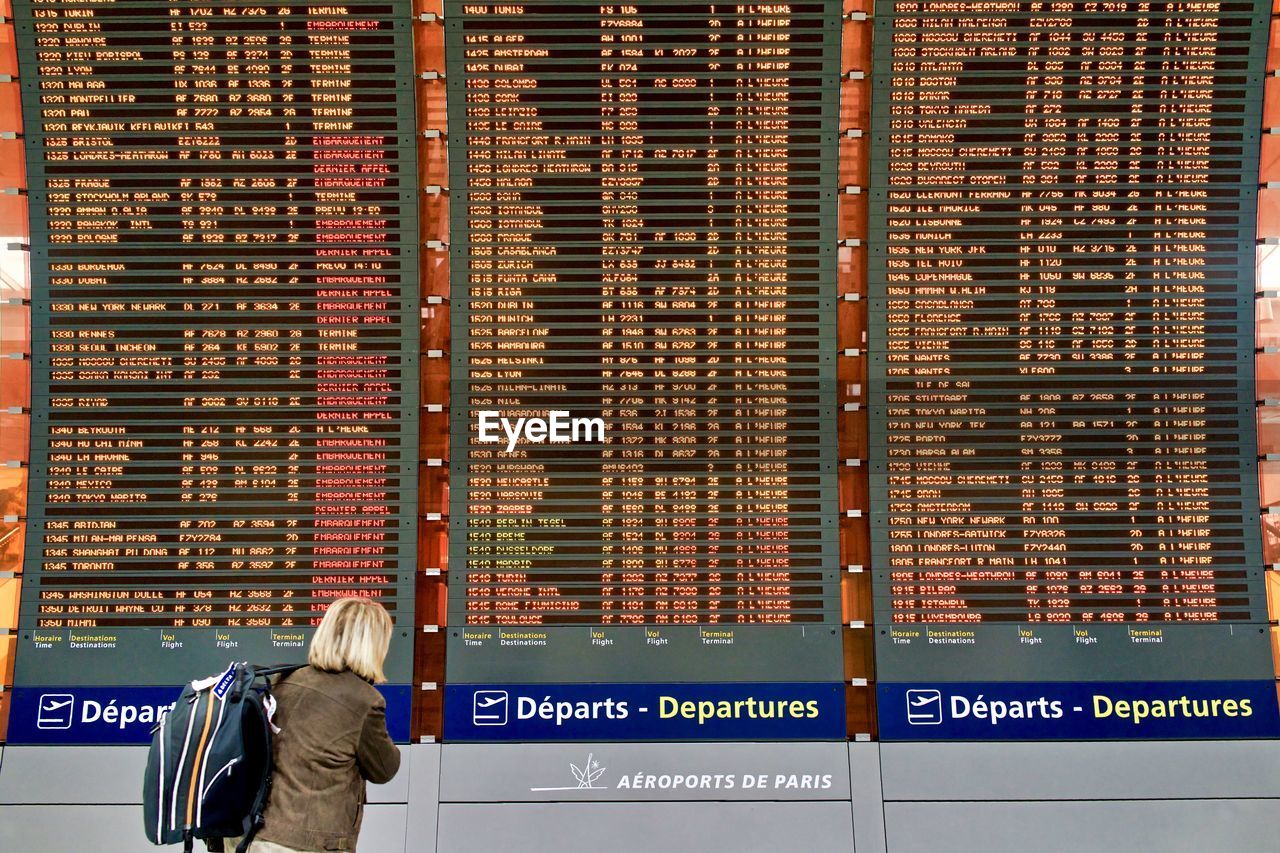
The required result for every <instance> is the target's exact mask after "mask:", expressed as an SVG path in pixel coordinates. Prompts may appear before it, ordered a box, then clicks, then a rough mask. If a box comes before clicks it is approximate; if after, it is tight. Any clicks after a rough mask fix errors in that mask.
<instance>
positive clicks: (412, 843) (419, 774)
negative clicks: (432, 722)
mask: <svg viewBox="0 0 1280 853" xmlns="http://www.w3.org/2000/svg"><path fill="white" fill-rule="evenodd" d="M406 758H407V759H408V767H409V773H408V777H409V813H408V817H407V818H406V826H405V847H404V849H405V850H406V851H415V852H420V853H431V851H433V850H435V849H436V819H437V817H438V816H439V813H440V811H439V801H440V744H438V743H429V744H414V745H413V746H410V747H409V750H408V755H407V756H406ZM400 772H401V773H403V772H404V770H403V769H402V770H401V771H400Z"/></svg>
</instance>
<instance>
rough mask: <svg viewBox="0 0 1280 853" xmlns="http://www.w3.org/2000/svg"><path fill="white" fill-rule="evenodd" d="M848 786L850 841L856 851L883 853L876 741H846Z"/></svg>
mask: <svg viewBox="0 0 1280 853" xmlns="http://www.w3.org/2000/svg"><path fill="white" fill-rule="evenodd" d="M849 790H850V793H851V794H852V798H853V841H854V846H855V847H856V848H857V851H858V853H886V848H885V837H884V797H883V795H882V793H881V784H880V744H878V743H851V744H849Z"/></svg>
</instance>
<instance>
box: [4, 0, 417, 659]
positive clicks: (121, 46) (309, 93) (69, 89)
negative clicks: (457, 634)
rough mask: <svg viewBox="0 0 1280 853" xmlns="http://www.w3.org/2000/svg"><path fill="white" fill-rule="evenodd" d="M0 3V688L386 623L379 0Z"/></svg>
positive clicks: (402, 446) (406, 123) (407, 570)
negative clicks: (16, 353) (9, 26)
mask: <svg viewBox="0 0 1280 853" xmlns="http://www.w3.org/2000/svg"><path fill="white" fill-rule="evenodd" d="M15 15H16V20H17V30H18V33H19V36H20V41H21V44H20V59H21V84H22V96H23V107H24V117H25V123H26V140H27V144H26V153H27V169H28V173H29V176H30V210H31V219H32V235H31V257H32V278H33V285H34V286H33V291H34V294H35V296H34V299H33V304H32V317H33V321H32V322H33V335H32V340H33V344H32V347H33V354H32V356H33V371H32V373H33V393H32V399H33V405H32V408H33V416H32V423H33V426H32V441H33V447H32V453H31V469H32V470H31V512H30V516H29V518H28V543H29V547H28V549H27V561H26V567H25V569H26V571H25V577H26V579H27V581H26V585H25V586H24V589H23V600H22V609H21V616H22V625H21V628H22V636H21V648H22V649H23V652H24V653H23V655H22V656H21V663H20V664H19V670H18V677H19V680H20V681H26V682H27V683H33V682H34V683H37V684H40V683H48V682H47V681H46V680H41V679H48V678H49V677H50V673H52V672H57V673H58V676H57V677H59V678H64V679H65V678H67V677H68V674H69V673H73V674H74V675H73V676H72V677H76V678H79V679H81V680H80V682H79V683H86V684H94V683H150V684H154V683H171V682H177V681H181V680H183V679H186V678H190V677H193V675H194V674H198V673H199V672H200V671H201V669H202V668H205V669H216V668H218V667H224V666H225V665H226V662H227V660H229V659H236V660H243V659H249V660H254V661H256V662H260V663H261V662H270V661H273V660H281V659H286V658H299V657H301V656H302V654H303V646H304V644H305V640H306V639H307V638H308V637H309V636H310V629H311V627H312V626H314V625H315V624H317V623H318V622H319V619H320V617H321V615H322V613H323V609H324V607H325V605H326V603H327V602H328V601H330V600H332V599H333V598H335V597H338V596H342V595H359V596H368V597H372V598H376V599H378V600H379V601H381V602H382V603H383V604H384V605H385V606H386V607H387V608H388V610H390V611H391V613H392V615H393V617H394V619H395V620H396V622H397V624H398V626H399V627H400V630H399V631H398V636H402V637H407V636H408V635H409V632H410V631H411V630H412V626H413V600H412V589H413V586H412V578H413V570H414V560H415V538H416V530H415V527H414V525H415V519H414V516H415V514H416V464H417V416H416V412H417V396H418V385H417V383H418V365H417V359H418V356H417V343H418V331H417V325H418V284H417V249H416V246H415V243H416V239H417V207H416V205H417V198H416V193H417V176H416V163H415V157H414V155H415V148H414V141H413V133H414V113H413V100H412V95H413V79H412V62H411V59H410V49H411V40H410V28H409V22H408V9H407V5H405V4H394V3H390V2H367V0H354V1H353V2H344V3H341V4H336V5H325V4H317V3H298V2H293V0H285V2H281V3H272V4H269V5H268V4H258V3H254V2H246V0H230V2H226V3H219V4H209V3H204V2H199V0H175V2H163V3H161V2H155V1H154V0H143V1H142V2H134V1H133V0H120V2H111V1H110V0H94V2H89V0H53V2H19V3H18V4H17V5H16V9H15ZM394 648H395V651H394V652H393V656H392V660H391V662H390V666H391V672H392V673H393V675H392V680H393V681H396V680H398V681H401V682H406V681H408V679H409V649H408V643H407V641H400V642H397V643H396V644H395V646H394ZM104 661H106V662H108V663H107V664H106V665H104V664H103V662H104ZM126 662H131V663H126ZM135 666H140V667H141V668H142V671H141V672H140V671H138V670H137V669H135V668H134V667H135ZM139 679H141V681H140V682H139Z"/></svg>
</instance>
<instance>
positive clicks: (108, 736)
mask: <svg viewBox="0 0 1280 853" xmlns="http://www.w3.org/2000/svg"><path fill="white" fill-rule="evenodd" d="M378 690H379V691H380V692H381V693H382V695H383V697H384V698H385V699H386V700H387V731H389V732H390V733H391V738H392V740H395V741H399V742H401V743H403V742H406V741H408V740H409V698H410V692H409V686H408V685H406V684H384V685H381V686H380V687H379V688H378ZM181 693H182V686H181V685H175V686H159V687H155V686H146V687H111V686H107V687H79V686H76V687H15V688H14V690H13V707H12V709H11V710H10V714H9V732H8V742H9V743H11V744H36V743H39V744H121V745H124V744H143V743H150V742H151V729H152V727H153V726H154V725H155V724H156V723H158V722H159V721H160V718H161V717H163V716H164V715H165V714H167V713H169V710H170V708H172V707H173V703H174V701H175V700H177V698H178V696H179V694H181ZM276 722H277V723H279V724H281V725H282V726H287V725H288V720H284V719H279V718H277V720H276Z"/></svg>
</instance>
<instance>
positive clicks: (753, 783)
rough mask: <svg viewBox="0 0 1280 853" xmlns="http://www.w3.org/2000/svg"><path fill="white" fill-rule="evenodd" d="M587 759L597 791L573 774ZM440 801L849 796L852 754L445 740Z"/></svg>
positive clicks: (790, 746) (832, 748)
mask: <svg viewBox="0 0 1280 853" xmlns="http://www.w3.org/2000/svg"><path fill="white" fill-rule="evenodd" d="M588 762H591V764H592V769H591V774H592V787H586V786H580V784H579V781H578V776H577V774H578V773H579V772H581V771H582V770H583V769H584V768H586V767H587V764H588ZM575 768H576V769H575ZM440 799H441V800H442V801H444V802H507V801H510V802H529V801H560V800H589V801H605V800H615V801H616V800H626V801H636V800H674V801H687V800H805V801H810V800H847V799H849V767H848V751H847V749H846V746H845V744H843V743H594V744H560V743H546V744H446V745H445V746H444V748H443V752H442V757H441V767H440Z"/></svg>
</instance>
